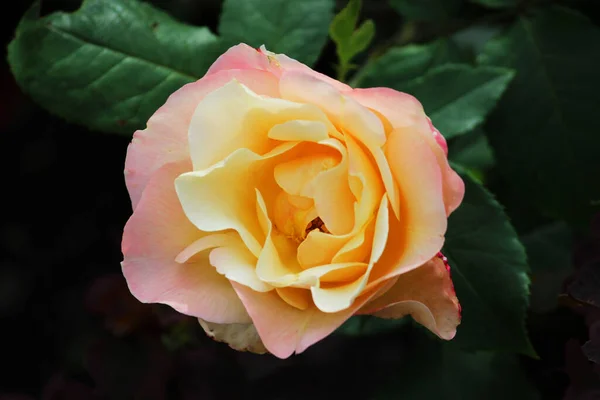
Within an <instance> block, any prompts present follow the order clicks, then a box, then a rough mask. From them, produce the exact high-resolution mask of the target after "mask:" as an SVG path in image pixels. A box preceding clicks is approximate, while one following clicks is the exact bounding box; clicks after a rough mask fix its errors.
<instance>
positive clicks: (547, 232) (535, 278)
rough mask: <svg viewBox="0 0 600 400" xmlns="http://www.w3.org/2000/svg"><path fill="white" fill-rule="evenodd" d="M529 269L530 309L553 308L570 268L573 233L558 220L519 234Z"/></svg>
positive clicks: (541, 310)
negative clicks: (522, 234)
mask: <svg viewBox="0 0 600 400" xmlns="http://www.w3.org/2000/svg"><path fill="white" fill-rule="evenodd" d="M521 241H522V242H523V244H524V245H525V248H526V249H527V257H528V259H529V265H530V266H531V270H532V279H531V282H532V283H531V309H532V310H533V311H535V312H539V313H543V312H548V311H551V310H552V309H554V308H556V306H557V300H558V295H559V294H560V293H561V290H562V285H563V282H564V281H565V279H566V278H567V277H568V276H569V275H570V274H571V273H572V272H573V262H572V260H571V254H572V250H573V249H572V246H573V237H572V234H571V230H570V229H569V227H568V226H567V225H566V224H565V223H563V222H558V223H554V224H550V225H546V226H544V227H541V228H538V229H536V230H535V231H533V232H530V233H528V234H527V235H524V236H522V237H521Z"/></svg>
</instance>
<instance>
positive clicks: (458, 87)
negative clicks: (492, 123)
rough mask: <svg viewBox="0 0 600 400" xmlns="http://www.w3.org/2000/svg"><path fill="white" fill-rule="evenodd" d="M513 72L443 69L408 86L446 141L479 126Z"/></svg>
mask: <svg viewBox="0 0 600 400" xmlns="http://www.w3.org/2000/svg"><path fill="white" fill-rule="evenodd" d="M512 77H513V72H512V71H511V70H508V69H503V68H493V67H478V68H473V67H470V66H468V65H460V64H456V65H444V66H441V67H437V68H435V69H433V70H431V71H429V72H428V73H427V74H426V75H425V76H423V77H420V78H417V79H414V80H413V81H411V82H408V83H407V84H406V85H405V87H404V91H405V92H407V93H410V94H412V95H413V96H415V97H416V98H417V99H419V101H421V103H422V104H423V107H424V108H425V112H426V113H427V115H428V116H429V117H430V118H431V121H432V122H433V124H434V125H435V127H436V128H437V129H438V130H439V131H440V132H441V133H442V135H444V137H445V138H446V139H450V138H452V137H454V136H456V135H460V134H463V133H466V132H468V131H470V130H472V129H474V128H475V127H477V126H478V125H479V124H481V123H482V122H483V121H484V120H485V118H486V116H487V115H488V113H489V112H490V111H491V110H492V109H493V107H494V106H495V105H496V102H497V101H498V99H499V98H500V96H501V95H502V93H503V92H504V90H505V89H506V87H507V86H508V84H509V82H510V81H511V79H512Z"/></svg>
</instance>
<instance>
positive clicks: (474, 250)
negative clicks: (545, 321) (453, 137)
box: [442, 168, 533, 354]
mask: <svg viewBox="0 0 600 400" xmlns="http://www.w3.org/2000/svg"><path fill="white" fill-rule="evenodd" d="M458 170H459V171H460V168H459V169H458ZM461 175H462V177H463V179H464V181H465V186H466V193H465V198H464V201H463V203H462V204H461V205H460V207H459V208H458V209H457V210H456V211H455V212H454V213H453V214H452V215H451V216H450V218H449V220H448V231H447V233H446V243H445V245H444V250H442V251H443V253H444V254H445V255H446V256H447V257H448V259H449V262H450V267H451V273H452V281H453V282H454V286H455V289H456V295H457V296H458V299H459V301H460V303H461V305H462V311H463V314H462V323H461V324H460V325H459V326H458V333H457V335H456V337H455V338H454V339H453V342H455V343H456V344H458V345H460V346H461V347H462V348H464V349H473V350H496V349H502V350H508V351H519V352H523V353H528V354H533V350H532V349H531V345H530V343H529V339H528V338H527V333H526V331H525V311H526V308H527V304H528V295H529V290H528V289H529V277H528V275H527V273H528V271H529V268H528V266H527V261H526V255H525V249H524V248H523V245H522V244H521V243H520V242H519V239H518V237H517V234H516V232H515V230H514V229H513V227H512V226H511V224H510V222H509V221H508V218H507V217H506V214H505V213H504V211H503V210H502V207H501V206H500V205H499V204H498V203H497V202H496V200H494V198H493V197H492V195H491V194H490V193H488V192H487V191H486V190H485V189H484V188H483V187H482V186H480V185H479V184H477V183H476V182H475V181H473V179H472V178H470V177H469V176H467V175H465V174H464V173H461Z"/></svg>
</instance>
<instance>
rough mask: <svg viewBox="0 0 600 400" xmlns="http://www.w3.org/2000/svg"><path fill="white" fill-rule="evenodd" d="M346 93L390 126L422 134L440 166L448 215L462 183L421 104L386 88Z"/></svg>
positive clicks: (456, 202)
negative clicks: (376, 113) (380, 116)
mask: <svg viewBox="0 0 600 400" xmlns="http://www.w3.org/2000/svg"><path fill="white" fill-rule="evenodd" d="M349 96H350V97H352V98H354V99H356V100H357V101H358V102H360V103H361V104H362V105H364V106H365V107H368V108H370V109H372V110H375V111H377V112H378V113H380V114H381V115H382V116H383V117H384V118H386V119H387V120H388V121H389V123H390V124H391V125H392V127H393V129H401V128H403V130H407V129H413V130H416V131H417V132H419V133H420V134H421V135H422V136H423V138H424V139H425V140H426V142H427V144H428V145H429V147H430V148H431V150H432V151H433V153H434V154H435V158H436V161H437V163H438V165H439V167H440V169H441V172H442V181H443V196H444V203H445V205H446V214H447V215H450V213H452V211H454V210H455V209H456V208H457V207H458V206H459V205H460V203H461V202H462V199H463V197H464V193H465V185H464V182H463V181H462V179H461V178H460V176H458V174H457V173H456V172H455V171H454V170H453V169H452V168H451V167H450V165H449V164H448V158H447V154H448V147H447V145H446V141H445V140H444V138H443V137H442V136H441V135H440V132H439V131H438V130H437V129H435V127H433V125H432V124H431V120H430V119H429V118H428V117H427V116H426V115H425V111H424V110H423V106H422V105H421V103H420V102H419V101H418V100H417V99H416V98H414V97H413V96H411V95H409V94H406V93H402V92H398V91H396V90H393V89H388V88H370V89H355V90H353V91H352V92H351V93H350V94H349Z"/></svg>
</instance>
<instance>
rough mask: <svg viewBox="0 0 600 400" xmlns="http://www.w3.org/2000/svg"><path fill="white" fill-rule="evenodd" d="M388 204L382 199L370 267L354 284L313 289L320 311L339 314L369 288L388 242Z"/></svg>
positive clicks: (315, 287)
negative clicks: (373, 270)
mask: <svg viewBox="0 0 600 400" xmlns="http://www.w3.org/2000/svg"><path fill="white" fill-rule="evenodd" d="M388 215H389V209H388V202H387V197H386V196H384V197H383V198H382V199H381V204H380V206H379V208H378V212H377V218H376V220H375V232H374V235H373V242H372V243H373V245H372V249H371V256H370V259H369V264H368V267H367V268H366V269H365V272H364V274H362V276H361V277H360V278H358V279H357V280H355V281H354V282H350V283H346V284H342V285H335V286H333V287H319V286H313V287H311V293H312V298H313V301H314V302H315V305H316V306H317V308H319V310H321V311H323V312H327V313H333V312H339V311H342V310H345V309H347V308H348V307H350V306H351V305H352V304H353V303H354V301H355V299H356V298H358V297H359V296H360V295H361V293H363V292H364V290H365V289H366V287H367V283H368V280H369V277H370V273H371V270H372V268H373V266H374V264H375V263H376V262H377V261H378V260H379V258H380V257H381V255H382V253H383V251H384V249H385V247H386V243H387V242H388V225H389V221H388Z"/></svg>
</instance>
